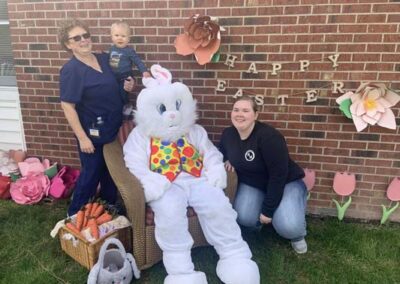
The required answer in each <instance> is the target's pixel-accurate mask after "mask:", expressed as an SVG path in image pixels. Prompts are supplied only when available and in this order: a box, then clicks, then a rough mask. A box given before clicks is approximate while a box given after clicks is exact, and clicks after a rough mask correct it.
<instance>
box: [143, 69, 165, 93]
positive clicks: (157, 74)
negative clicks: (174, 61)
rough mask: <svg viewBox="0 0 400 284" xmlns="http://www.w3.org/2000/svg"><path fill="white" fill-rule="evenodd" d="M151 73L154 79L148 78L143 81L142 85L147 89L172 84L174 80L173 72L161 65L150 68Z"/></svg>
mask: <svg viewBox="0 0 400 284" xmlns="http://www.w3.org/2000/svg"><path fill="white" fill-rule="evenodd" d="M150 72H151V75H152V76H153V77H147V78H143V79H142V83H143V85H144V86H145V87H146V88H152V87H156V86H161V85H166V84H171V80H172V75H171V72H169V70H167V69H165V68H163V67H161V65H158V64H154V65H152V66H151V68H150Z"/></svg>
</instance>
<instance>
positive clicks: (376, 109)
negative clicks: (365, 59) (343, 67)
mask: <svg viewBox="0 0 400 284" xmlns="http://www.w3.org/2000/svg"><path fill="white" fill-rule="evenodd" d="M347 100H351V105H350V106H349V107H350V109H349V111H350V113H351V117H352V119H353V122H354V125H355V126H356V129H357V131H358V132H360V131H362V130H364V129H365V128H366V127H367V126H368V124H370V125H375V124H378V125H379V126H382V127H385V128H389V129H396V118H395V116H394V114H393V111H392V110H391V109H390V108H391V107H392V106H394V105H396V104H397V103H398V102H399V101H400V96H399V95H398V94H396V93H395V92H393V91H391V90H389V89H388V88H386V86H385V85H384V84H374V83H364V84H361V85H360V87H358V89H357V90H356V92H355V93H353V92H347V93H345V94H344V95H342V96H340V97H339V98H337V99H336V102H337V103H338V104H339V105H341V107H342V106H343V105H345V101H347Z"/></svg>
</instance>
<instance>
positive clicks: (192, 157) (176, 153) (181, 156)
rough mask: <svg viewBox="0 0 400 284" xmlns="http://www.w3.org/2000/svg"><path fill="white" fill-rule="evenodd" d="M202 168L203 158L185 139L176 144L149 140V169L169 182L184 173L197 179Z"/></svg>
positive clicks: (157, 139) (153, 139)
mask: <svg viewBox="0 0 400 284" xmlns="http://www.w3.org/2000/svg"><path fill="white" fill-rule="evenodd" d="M202 168H203V158H202V157H201V156H200V154H199V152H198V151H197V150H196V148H195V147H194V146H193V145H191V144H190V143H189V142H188V141H187V139H186V137H182V138H179V139H178V140H177V141H176V142H169V141H162V140H161V139H159V138H152V139H151V156H150V169H151V170H152V171H154V172H157V173H159V174H162V175H164V176H166V177H167V178H168V179H169V180H170V181H171V182H172V181H174V180H175V178H176V177H177V176H178V175H179V173H180V172H181V171H185V172H187V173H189V174H191V175H192V176H195V177H199V176H200V174H201V169H202Z"/></svg>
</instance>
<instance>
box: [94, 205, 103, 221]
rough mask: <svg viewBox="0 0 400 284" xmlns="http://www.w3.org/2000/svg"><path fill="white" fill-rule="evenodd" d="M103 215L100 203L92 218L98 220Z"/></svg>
mask: <svg viewBox="0 0 400 284" xmlns="http://www.w3.org/2000/svg"><path fill="white" fill-rule="evenodd" d="M103 213H104V205H103V204H102V203H99V205H98V206H97V208H96V210H95V211H94V212H93V214H92V216H93V217H94V218H98V217H99V216H100V215H101V214H103Z"/></svg>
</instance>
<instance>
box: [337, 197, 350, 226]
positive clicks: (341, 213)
mask: <svg viewBox="0 0 400 284" xmlns="http://www.w3.org/2000/svg"><path fill="white" fill-rule="evenodd" d="M332 200H333V202H335V204H336V208H337V211H338V219H339V220H340V221H342V220H343V217H344V214H345V213H346V210H347V208H349V206H350V203H351V196H349V199H348V200H347V201H346V203H345V204H343V206H341V205H340V203H339V202H337V201H336V200H335V199H332Z"/></svg>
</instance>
